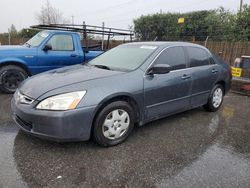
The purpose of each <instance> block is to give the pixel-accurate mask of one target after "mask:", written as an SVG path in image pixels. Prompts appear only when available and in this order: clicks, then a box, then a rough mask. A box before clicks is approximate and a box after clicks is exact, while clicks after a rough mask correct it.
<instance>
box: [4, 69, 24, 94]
mask: <svg viewBox="0 0 250 188" xmlns="http://www.w3.org/2000/svg"><path fill="white" fill-rule="evenodd" d="M28 76H29V75H28V74H27V72H26V71H25V70H24V69H22V68H21V67H19V66H16V65H7V66H3V67H1V68H0V90H1V91H2V92H4V93H9V94H10V93H14V92H15V91H16V89H17V88H18V85H19V84H20V83H21V82H22V81H23V80H25V79H26V78H27V77H28Z"/></svg>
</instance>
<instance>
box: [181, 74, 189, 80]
mask: <svg viewBox="0 0 250 188" xmlns="http://www.w3.org/2000/svg"><path fill="white" fill-rule="evenodd" d="M189 78H191V76H189V75H186V74H184V75H183V76H182V77H181V79H182V80H187V79H189Z"/></svg>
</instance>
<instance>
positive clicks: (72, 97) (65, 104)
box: [36, 91, 86, 110]
mask: <svg viewBox="0 0 250 188" xmlns="http://www.w3.org/2000/svg"><path fill="white" fill-rule="evenodd" d="M85 94H86V91H77V92H72V93H65V94H60V95H55V96H52V97H49V98H47V99H44V100H43V101H41V102H40V103H39V104H38V105H37V107H36V108H37V109H41V110H72V109H75V108H76V106H77V105H78V104H79V102H80V101H81V99H82V98H83V97H84V95H85Z"/></svg>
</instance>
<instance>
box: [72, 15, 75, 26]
mask: <svg viewBox="0 0 250 188" xmlns="http://www.w3.org/2000/svg"><path fill="white" fill-rule="evenodd" d="M74 18H75V16H74V15H72V16H71V22H72V25H74Z"/></svg>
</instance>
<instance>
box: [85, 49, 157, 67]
mask: <svg viewBox="0 0 250 188" xmlns="http://www.w3.org/2000/svg"><path fill="white" fill-rule="evenodd" d="M156 49H157V46H143V45H126V46H119V47H116V48H113V49H111V50H109V51H107V52H105V53H104V54H102V55H100V56H98V57H97V58H95V59H93V60H92V61H90V62H89V63H88V64H89V65H93V66H95V65H97V66H105V67H108V68H109V69H111V70H120V71H132V70H135V69H136V68H138V67H139V66H140V65H142V64H143V63H144V61H145V60H146V59H147V58H148V57H149V56H150V55H151V54H152V53H153V52H154V51H155V50H156Z"/></svg>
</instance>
